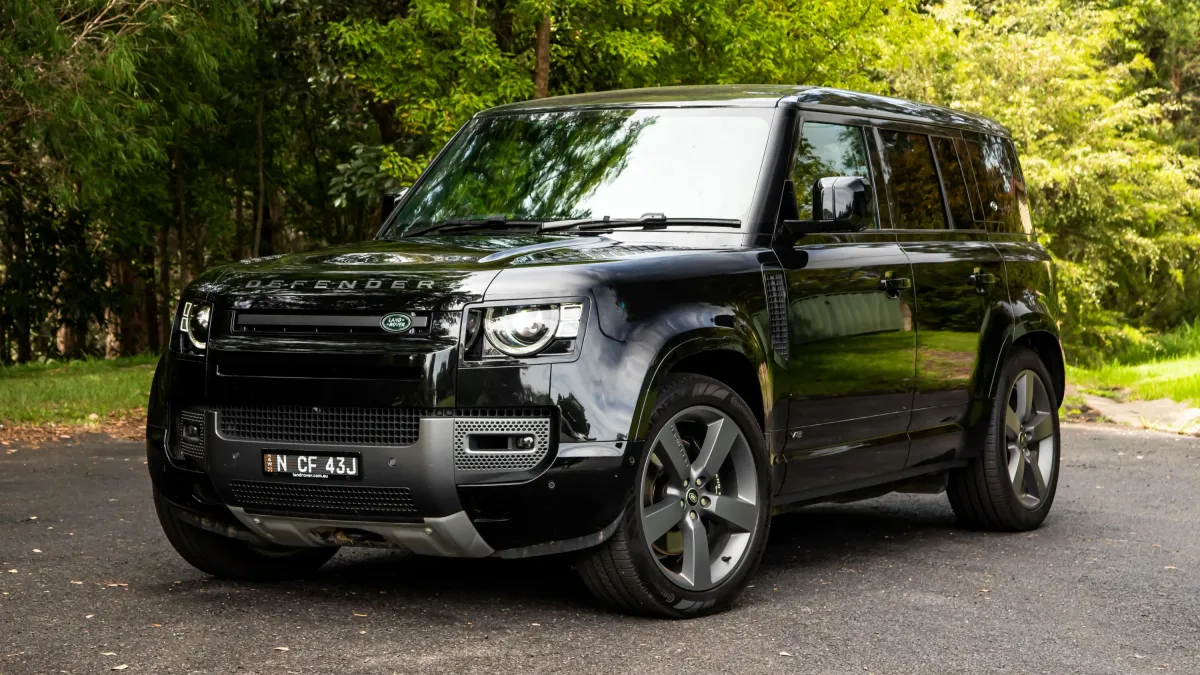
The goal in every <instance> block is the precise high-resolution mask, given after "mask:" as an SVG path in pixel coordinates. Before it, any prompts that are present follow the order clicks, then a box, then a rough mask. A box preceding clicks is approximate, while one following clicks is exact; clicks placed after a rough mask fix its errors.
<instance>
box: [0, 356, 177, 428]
mask: <svg viewBox="0 0 1200 675" xmlns="http://www.w3.org/2000/svg"><path fill="white" fill-rule="evenodd" d="M157 361H158V357H157V356H153V355H147V356H133V357H125V358H119V359H112V360H102V359H89V360H87V361H49V362H47V363H34V364H26V365H21V366H7V367H0V422H3V423H4V424H7V425H14V424H15V425H35V424H47V423H51V422H53V423H55V424H87V423H88V422H91V421H95V418H90V415H92V414H95V415H97V416H98V417H99V418H100V419H104V418H106V417H107V416H108V415H109V414H110V413H114V412H115V413H119V412H122V411H126V410H130V409H132V408H144V407H145V406H146V400H147V398H149V396H150V382H151V380H152V379H153V377H154V365H155V364H156V363H157Z"/></svg>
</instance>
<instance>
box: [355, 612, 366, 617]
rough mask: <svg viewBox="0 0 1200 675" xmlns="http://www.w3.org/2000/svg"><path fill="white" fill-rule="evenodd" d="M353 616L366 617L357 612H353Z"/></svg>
mask: <svg viewBox="0 0 1200 675" xmlns="http://www.w3.org/2000/svg"><path fill="white" fill-rule="evenodd" d="M354 616H366V614H359V613H358V612H354Z"/></svg>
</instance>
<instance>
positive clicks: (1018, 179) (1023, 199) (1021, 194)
mask: <svg viewBox="0 0 1200 675" xmlns="http://www.w3.org/2000/svg"><path fill="white" fill-rule="evenodd" d="M1004 150H1005V154H1007V155H1008V163H1009V164H1011V165H1012V168H1013V185H1014V187H1015V188H1016V193H1017V218H1016V221H1017V226H1018V227H1020V228H1021V229H1020V231H1021V232H1024V233H1025V234H1030V233H1032V232H1033V219H1032V217H1031V216H1030V214H1029V195H1028V194H1027V193H1026V192H1025V175H1024V174H1023V173H1021V163H1020V162H1018V161H1017V152H1016V150H1014V149H1013V145H1012V143H1011V142H1010V141H1007V140H1006V141H1004Z"/></svg>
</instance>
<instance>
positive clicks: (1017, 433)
mask: <svg viewBox="0 0 1200 675" xmlns="http://www.w3.org/2000/svg"><path fill="white" fill-rule="evenodd" d="M1051 382H1053V380H1051V379H1050V373H1049V372H1048V371H1047V370H1046V366H1045V364H1043V363H1042V361H1041V359H1040V358H1038V355H1037V354H1036V353H1034V352H1033V351H1031V350H1029V349H1026V348H1024V347H1018V348H1017V349H1016V350H1014V352H1013V355H1012V357H1011V358H1010V359H1009V360H1008V362H1007V363H1005V365H1004V368H1003V370H1002V371H1001V373H1000V384H999V386H998V387H997V396H996V398H995V400H993V401H992V410H991V414H990V416H989V419H988V422H987V424H988V426H987V430H986V435H985V437H984V443H983V447H982V448H981V450H980V453H979V456H978V457H976V458H974V459H972V460H971V463H970V464H969V465H968V466H966V467H965V468H962V469H957V470H955V471H954V472H952V473H951V476H950V485H949V486H948V488H947V490H946V494H947V496H948V497H949V498H950V506H951V507H953V509H954V513H955V514H956V515H957V516H958V518H959V520H960V521H962V522H963V523H964V524H966V525H968V526H970V527H975V528H979V529H988V530H1001V531H1009V532H1019V531H1024V530H1032V529H1034V528H1036V527H1037V526H1039V525H1041V524H1042V521H1043V520H1045V519H1046V515H1047V514H1048V513H1049V512H1050V505H1051V504H1052V503H1053V502H1054V493H1055V490H1056V489H1057V487H1058V465H1059V448H1060V440H1059V428H1058V401H1057V400H1055V396H1054V389H1053V387H1052V386H1051Z"/></svg>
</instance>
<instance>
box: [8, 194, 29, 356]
mask: <svg viewBox="0 0 1200 675" xmlns="http://www.w3.org/2000/svg"><path fill="white" fill-rule="evenodd" d="M5 209H6V211H7V213H8V235H9V242H10V243H11V245H12V266H11V267H9V268H8V269H7V270H6V273H7V274H8V275H10V278H12V279H15V280H16V283H15V284H14V286H16V289H17V293H16V301H17V306H16V307H14V308H10V311H11V312H12V327H13V336H12V337H13V342H15V343H16V344H17V363H28V362H29V361H30V359H32V358H33V347H32V345H31V344H30V342H29V330H30V314H31V313H32V306H31V300H32V299H31V298H29V297H28V293H26V292H25V291H26V289H27V288H28V287H29V279H28V274H27V273H26V271H25V266H26V260H27V258H26V241H25V240H26V232H25V201H24V196H23V195H22V194H21V189H20V186H19V184H18V185H15V186H13V191H12V194H11V195H10V196H9V198H8V201H7V202H6V203H5Z"/></svg>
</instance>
